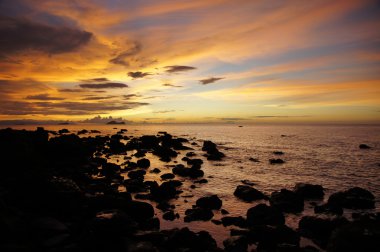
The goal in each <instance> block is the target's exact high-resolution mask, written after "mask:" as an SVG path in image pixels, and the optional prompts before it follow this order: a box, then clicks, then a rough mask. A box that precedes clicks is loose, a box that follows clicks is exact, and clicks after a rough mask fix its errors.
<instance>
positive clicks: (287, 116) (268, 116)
mask: <svg viewBox="0 0 380 252" xmlns="http://www.w3.org/2000/svg"><path fill="white" fill-rule="evenodd" d="M253 117H254V118H292V117H311V116H310V115H300V116H289V115H283V116H282V115H277V116H274V115H262V116H253Z"/></svg>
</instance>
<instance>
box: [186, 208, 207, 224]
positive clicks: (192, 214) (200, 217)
mask: <svg viewBox="0 0 380 252" xmlns="http://www.w3.org/2000/svg"><path fill="white" fill-rule="evenodd" d="M185 215H186V216H185V218H184V221H185V222H191V221H208V220H211V219H212V217H213V216H214V214H213V213H212V211H211V210H210V209H207V208H194V209H187V210H186V211H185Z"/></svg>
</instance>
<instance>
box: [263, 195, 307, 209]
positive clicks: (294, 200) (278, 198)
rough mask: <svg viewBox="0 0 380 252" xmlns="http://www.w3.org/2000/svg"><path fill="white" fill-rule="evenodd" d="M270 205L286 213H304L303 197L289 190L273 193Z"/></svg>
mask: <svg viewBox="0 0 380 252" xmlns="http://www.w3.org/2000/svg"><path fill="white" fill-rule="evenodd" d="M269 202H270V205H271V206H273V207H275V208H278V209H280V210H281V211H283V212H286V213H299V212H302V211H303V208H304V201H303V198H302V197H301V196H299V195H298V194H296V193H295V192H292V191H289V190H287V189H281V191H279V192H273V193H272V194H271V196H270V199H269Z"/></svg>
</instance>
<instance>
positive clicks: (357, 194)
mask: <svg viewBox="0 0 380 252" xmlns="http://www.w3.org/2000/svg"><path fill="white" fill-rule="evenodd" d="M328 204H329V205H330V206H338V207H343V208H349V209H372V208H374V207H375V197H374V196H373V194H372V193H371V192H370V191H368V190H366V189H363V188H360V187H353V188H351V189H348V190H347V191H344V192H337V193H334V194H332V195H331V196H330V197H329V199H328Z"/></svg>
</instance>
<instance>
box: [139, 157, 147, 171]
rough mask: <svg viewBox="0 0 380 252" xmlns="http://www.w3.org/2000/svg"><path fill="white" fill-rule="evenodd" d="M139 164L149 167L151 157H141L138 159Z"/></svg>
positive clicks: (142, 166) (141, 166)
mask: <svg viewBox="0 0 380 252" xmlns="http://www.w3.org/2000/svg"><path fill="white" fill-rule="evenodd" d="M137 166H138V167H140V168H144V169H146V168H149V166H150V161H149V159H146V158H142V159H139V160H137Z"/></svg>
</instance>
